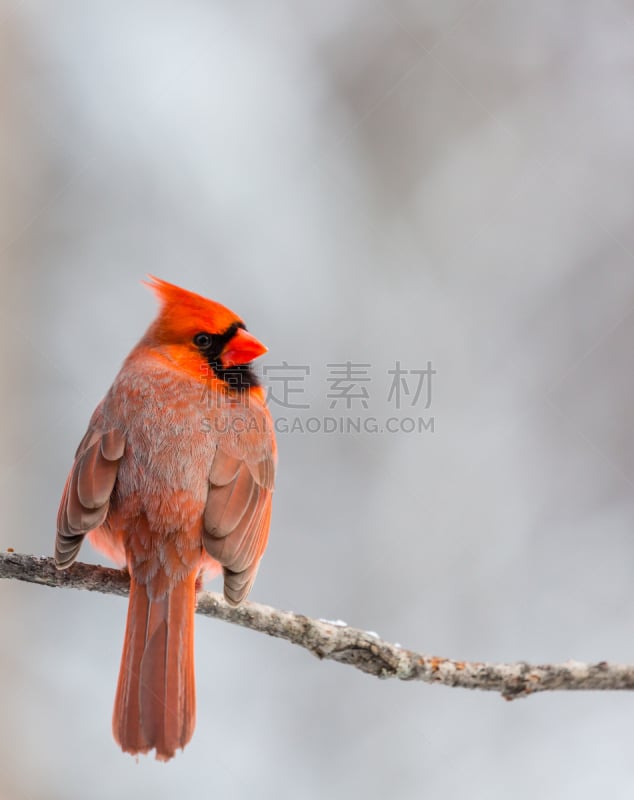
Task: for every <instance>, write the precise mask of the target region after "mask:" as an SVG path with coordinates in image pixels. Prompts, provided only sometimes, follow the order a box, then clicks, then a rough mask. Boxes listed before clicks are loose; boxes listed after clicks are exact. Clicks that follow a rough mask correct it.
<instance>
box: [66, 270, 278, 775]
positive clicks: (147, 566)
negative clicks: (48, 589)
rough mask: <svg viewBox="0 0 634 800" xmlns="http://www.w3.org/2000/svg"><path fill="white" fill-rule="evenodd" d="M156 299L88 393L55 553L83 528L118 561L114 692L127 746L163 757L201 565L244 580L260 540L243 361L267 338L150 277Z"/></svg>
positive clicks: (173, 725)
mask: <svg viewBox="0 0 634 800" xmlns="http://www.w3.org/2000/svg"><path fill="white" fill-rule="evenodd" d="M147 285H148V286H150V287H151V288H152V289H153V290H154V292H155V293H156V295H157V296H158V298H159V300H160V301H161V309H160V312H159V314H158V316H157V318H156V319H155V320H154V322H153V323H152V324H151V325H150V327H149V328H148V330H147V332H146V334H145V336H143V338H142V339H141V341H140V342H139V343H138V344H137V346H136V347H135V348H134V350H132V352H131V353H130V355H129V356H128V358H127V359H126V361H125V363H124V364H123V367H122V368H121V371H120V372H119V374H118V375H117V377H116V378H115V381H114V383H113V385H112V387H111V389H110V391H109V392H108V393H107V394H106V396H105V398H104V399H103V400H102V402H101V403H100V404H99V405H98V406H97V409H96V410H95V413H94V414H93V416H92V419H91V420H90V424H89V426H88V431H87V432H86V435H85V436H84V438H83V439H82V440H81V443H80V445H79V448H78V449H77V453H76V455H75V462H74V464H73V467H72V469H71V471H70V474H69V476H68V479H67V481H66V486H65V487H64V493H63V495H62V500H61V503H60V507H59V513H58V519H57V538H56V541H55V561H56V564H57V566H58V568H59V569H64V568H66V567H69V566H70V565H71V564H72V563H73V561H74V560H75V558H76V557H77V553H78V552H79V548H80V547H81V543H82V541H83V539H84V536H86V534H88V538H89V539H90V541H91V542H92V544H93V545H94V546H95V547H97V548H98V549H99V550H101V551H102V552H104V553H105V554H106V555H108V556H109V557H110V558H112V559H114V560H115V561H117V562H119V563H121V564H122V565H123V564H125V565H127V568H128V571H129V573H130V601H129V605H128V619H127V624H126V631H125V640H124V644H123V656H122V659H121V669H120V672H119V683H118V686H117V693H116V699H115V705H114V715H113V732H114V737H115V739H116V740H117V742H118V743H119V744H120V746H121V748H122V749H123V750H124V752H126V753H132V754H137V753H147V752H148V751H150V750H152V749H156V757H157V758H158V759H160V760H167V759H169V758H171V757H172V756H173V755H174V753H175V751H176V749H177V748H178V747H181V748H182V747H184V746H185V745H186V744H187V742H188V741H189V740H190V739H191V736H192V733H193V731H194V723H195V714H196V710H195V707H196V702H195V686H194V610H195V606H196V590H197V587H199V585H200V581H199V576H200V575H201V573H202V572H205V573H207V574H209V573H217V572H219V571H220V570H222V572H223V575H224V594H225V598H226V599H227V601H228V602H229V603H231V605H238V604H239V603H241V602H242V601H243V600H244V599H245V598H246V596H247V595H248V593H249V590H250V589H251V586H252V584H253V581H254V579H255V575H256V572H257V570H258V565H259V563H260V559H261V557H262V554H263V552H264V549H265V547H266V543H267V539H268V534H269V523H270V518H271V496H272V492H273V481H274V476H275V465H276V445H275V437H274V434H273V426H272V422H271V417H270V415H269V412H268V410H267V408H266V405H265V398H264V391H263V389H262V387H261V386H260V385H259V382H258V380H257V378H256V376H255V374H254V372H253V370H252V368H251V363H250V362H251V361H252V360H253V359H254V358H257V356H260V355H262V353H265V352H266V347H264V345H262V344H260V342H259V341H258V340H257V339H256V338H255V337H254V336H252V335H251V334H250V333H248V332H247V330H246V328H245V325H244V323H243V322H242V320H241V319H240V317H238V316H236V315H235V314H234V313H233V312H232V311H229V309H227V308H225V307H224V306H221V305H220V304H219V303H214V302H213V301H211V300H206V299H205V298H204V297H200V296H199V295H197V294H193V293H192V292H188V291H185V290H184V289H180V288H179V287H178V286H173V285H172V284H170V283H166V282H165V281H162V280H159V279H158V278H153V277H151V283H147Z"/></svg>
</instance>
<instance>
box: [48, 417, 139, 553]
mask: <svg viewBox="0 0 634 800" xmlns="http://www.w3.org/2000/svg"><path fill="white" fill-rule="evenodd" d="M124 450H125V435H124V434H123V433H122V432H121V431H119V430H117V429H115V428H113V429H111V430H109V431H105V432H101V431H97V430H95V429H94V427H93V426H91V427H90V428H89V429H88V432H87V433H86V435H85V436H84V438H83V439H82V441H81V443H80V445H79V447H78V448H77V453H76V455H75V462H74V464H73V466H72V468H71V471H70V474H69V476H68V479H67V481H66V485H65V487H64V492H63V494H62V500H61V502H60V506H59V511H58V513H57V537H56V539H55V563H56V565H57V566H58V567H59V568H60V569H64V568H65V567H69V566H70V565H71V564H72V563H73V561H74V560H75V559H76V558H77V553H78V552H79V548H80V547H81V544H82V542H83V540H84V536H85V535H86V534H87V533H88V532H89V531H91V530H93V529H94V528H98V527H99V526H100V525H102V524H103V523H104V521H105V519H106V516H107V515H108V510H109V508H110V497H111V495H112V492H113V490H114V486H115V483H116V480H117V472H118V470H119V463H120V461H121V458H122V457H123V453H124Z"/></svg>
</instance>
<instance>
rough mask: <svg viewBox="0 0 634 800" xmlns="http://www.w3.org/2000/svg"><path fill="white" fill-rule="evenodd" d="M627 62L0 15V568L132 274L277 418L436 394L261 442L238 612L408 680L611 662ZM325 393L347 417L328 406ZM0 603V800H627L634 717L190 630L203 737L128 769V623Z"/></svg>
mask: <svg viewBox="0 0 634 800" xmlns="http://www.w3.org/2000/svg"><path fill="white" fill-rule="evenodd" d="M633 34H634V6H633V5H632V3H631V2H628V0H613V2H606V3H593V2H589V0H579V1H578V2H575V3H572V2H563V1H562V0H555V2H553V0H535V2H532V3H526V2H520V0H506V1H505V2H502V0H480V1H479V2H473V1H472V0H471V1H470V0H452V1H451V2H446V0H445V1H443V0H394V2H389V3H388V2H373V1H370V2H360V0H344V2H341V3H331V4H319V3H314V2H312V3H311V2H305V1H304V0H299V2H288V0H287V1H286V2H285V1H284V0H273V1H272V2H268V3H266V4H264V3H254V2H251V3H249V2H238V3H235V2H233V3H230V2H218V3H213V4H212V3H204V2H195V1H194V0H185V2H178V3H177V2H168V1H167V0H166V2H158V3H157V2H149V0H147V2H143V0H134V2H126V3H124V2H121V1H120V0H116V1H115V2H110V3H89V4H86V3H81V2H79V0H66V2H59V1H58V0H51V1H50V2H47V3H45V4H43V3H37V2H35V0H2V1H1V3H0V253H1V264H2V278H1V281H2V282H1V285H0V320H1V322H0V324H1V326H2V336H1V337H0V348H1V351H2V358H3V360H2V376H3V391H2V403H3V413H2V415H1V423H0V427H1V433H2V446H1V448H0V507H1V508H2V518H3V521H2V525H1V526H0V548H2V549H5V548H7V547H13V548H15V549H16V550H17V551H21V552H25V553H35V554H45V555H50V554H51V552H52V547H53V540H54V527H55V515H56V512H57V505H58V501H59V497H60V494H61V490H62V486H63V484H64V480H65V477H66V474H67V471H68V468H69V466H70V463H71V460H72V456H73V453H74V450H75V448H76V446H77V443H78V442H79V440H80V438H81V436H82V435H83V433H84V430H85V427H86V424H87V422H88V419H89V417H90V414H91V413H92V410H93V408H94V406H95V405H96V404H97V402H98V401H99V400H100V398H101V397H102V395H103V394H104V392H105V391H106V390H107V388H108V387H109V385H110V383H111V381H112V379H113V378H114V376H115V374H116V372H117V370H118V368H119V365H120V363H121V361H122V360H123V358H124V357H125V355H126V354H127V353H128V351H129V350H130V349H131V347H132V346H133V345H134V343H135V342H136V341H137V339H138V338H139V337H140V336H141V334H142V333H143V331H144V329H145V327H146V326H147V324H148V323H149V322H150V320H151V319H152V317H153V315H154V312H155V301H154V298H153V297H152V296H151V294H150V293H149V292H147V291H146V290H145V289H144V288H143V287H142V286H141V285H140V280H141V279H142V278H143V276H144V275H145V273H147V272H152V273H154V274H156V275H158V276H160V277H162V278H164V279H167V280H170V281H173V282H176V283H178V284H180V285H183V286H185V287H186V288H188V289H191V290H193V291H197V292H199V293H201V294H203V295H206V296H210V297H213V298H215V299H217V300H219V301H221V302H223V303H225V304H226V305H228V306H230V307H232V308H235V309H236V310H237V311H238V312H239V313H240V314H241V315H242V316H243V317H244V318H245V319H246V321H247V324H248V325H249V328H250V329H251V330H252V331H253V332H254V333H255V334H256V335H257V336H258V337H259V338H261V339H262V340H263V341H264V342H266V344H267V345H268V346H269V348H270V352H269V354H268V355H267V356H266V357H265V358H264V359H263V360H262V365H261V367H265V366H267V367H269V368H271V369H272V368H274V367H275V366H276V365H278V366H279V365H283V363H284V362H286V363H287V364H288V365H295V366H308V367H310V369H311V373H310V376H307V377H306V380H305V381H304V382H303V385H302V386H301V387H299V385H298V384H294V386H295V387H296V388H302V389H303V396H299V395H296V396H294V397H293V401H294V402H299V403H304V404H308V405H309V408H308V409H302V410H301V411H295V410H294V411H292V412H289V410H288V409H284V408H282V407H280V406H279V405H276V404H272V411H273V413H274V414H275V415H276V416H277V417H278V418H282V417H289V414H291V413H292V415H295V416H298V418H299V417H301V418H306V417H308V416H311V417H316V418H318V419H322V418H323V417H324V416H325V415H332V414H336V415H337V417H341V416H346V415H352V416H356V415H357V414H361V415H362V416H364V417H367V416H370V415H371V416H373V417H376V418H377V419H378V420H384V419H385V418H386V416H387V415H389V414H391V413H394V397H392V399H391V400H390V401H388V390H389V385H390V376H389V375H388V370H390V369H394V367H395V362H396V361H400V363H401V366H402V368H406V369H408V370H413V369H421V368H424V367H425V366H426V364H427V362H428V361H431V363H432V364H433V368H434V369H435V370H436V374H435V375H434V382H433V389H432V395H431V405H430V407H429V408H427V409H425V408H424V405H425V403H424V400H425V397H424V396H422V397H421V398H420V399H419V400H418V402H417V404H416V405H415V406H414V407H410V403H411V399H412V397H411V395H410V396H409V397H408V398H405V402H404V404H403V407H402V408H401V409H400V411H399V412H398V415H399V418H401V417H412V418H418V417H421V416H422V417H424V418H425V419H426V420H428V419H429V418H430V417H433V420H434V430H433V432H432V431H431V430H429V429H427V430H423V431H421V432H411V433H407V432H402V431H401V432H397V433H388V432H383V433H381V432H380V431H379V432H378V433H374V432H371V431H368V432H363V431H362V432H360V433H355V432H351V433H335V434H327V433H324V432H320V433H300V432H295V433H290V432H289V433H284V432H281V433H280V434H279V437H278V439H279V449H280V466H279V478H278V482H277V493H276V499H275V505H274V516H273V527H272V535H271V543H270V547H269V549H268V551H267V554H266V556H265V559H264V561H263V564H262V568H261V570H260V575H259V578H258V581H257V583H256V586H255V589H254V591H253V593H252V599H254V600H257V601H260V602H264V603H269V604H271V605H275V606H279V607H281V608H285V609H292V610H295V611H298V612H302V613H305V614H309V615H312V616H316V617H325V618H330V619H333V618H334V619H336V618H340V619H343V620H345V621H346V622H348V623H349V624H351V625H354V626H358V627H361V628H365V629H370V630H374V631H377V632H378V633H379V634H380V635H381V636H383V637H384V638H386V639H387V640H389V641H396V642H400V643H402V644H403V645H404V646H407V647H410V648H413V649H418V650H420V651H423V652H425V653H429V654H436V655H443V656H450V657H456V658H461V659H481V660H490V661H495V660H504V661H506V660H509V661H515V660H522V659H526V660H529V661H533V662H544V661H559V660H566V659H569V658H575V659H578V660H588V661H594V660H601V659H606V660H611V661H617V662H618V661H621V662H633V661H634V536H633V534H632V522H633V519H634V492H633V488H634V458H633V453H634V450H633V444H634V430H633V425H632V410H631V409H632V404H633V402H634V379H633V377H632V369H631V364H632V356H631V342H632V340H633V337H634V264H633V258H632V254H633V252H634V228H633V226H632V215H633V211H632V202H631V198H632V185H633V183H634V157H633V149H632V142H634V103H632V96H633V90H634V86H633V82H634V71H633V67H634V36H633ZM348 360H350V361H351V362H354V363H365V364H369V365H370V367H368V368H367V371H368V373H367V374H368V377H370V378H371V380H370V381H369V382H366V383H365V386H366V388H367V394H368V398H367V402H368V408H367V409H364V408H362V407H361V406H362V404H361V403H360V401H358V400H355V401H354V402H353V403H352V404H351V408H350V409H346V408H345V405H346V404H345V403H336V408H334V409H331V408H330V406H331V403H332V399H330V398H329V397H328V392H329V387H330V384H329V383H328V382H327V381H328V370H329V368H328V366H327V365H328V364H332V363H342V362H346V361H348ZM409 377H411V375H410V376H409ZM276 393H277V394H278V395H279V394H280V385H279V384H277V386H276ZM81 557H82V558H83V559H84V560H93V561H99V560H100V558H99V556H98V555H96V554H95V553H94V552H91V551H90V547H89V546H85V547H84V550H83V551H82V555H81ZM214 588H217V587H214ZM0 603H1V609H2V623H1V631H2V634H1V636H0V679H1V682H2V687H3V688H2V699H1V707H2V711H1V714H0V796H1V797H2V798H3V800H36V799H37V800H39V798H46V800H49V799H50V800H57V798H60V800H61V799H62V798H64V800H75V799H77V800H80V799H81V800H84V798H90V799H91V800H93V799H94V800H101V799H102V798H103V799H104V800H105V799H106V798H108V800H110V798H113V797H135V798H139V800H141V798H153V800H159V799H160V800H162V799H163V798H173V797H231V798H235V800H238V798H247V797H249V798H251V797H258V798H279V797H301V798H307V800H311V799H312V798H322V797H326V796H327V797H333V798H344V797H346V798H348V797H364V798H383V797H386V796H391V797H398V798H406V799H409V798H420V797H423V796H425V795H432V794H434V795H435V794H442V796H444V797H447V798H459V797H464V796H465V795H466V794H467V793H468V794H469V796H471V797H478V798H487V800H489V799H490V800H494V799H497V798H505V799H506V798H509V797H512V798H533V797H535V796H538V797H548V798H551V797H552V798H575V799H580V798H596V796H597V794H598V793H601V794H602V795H609V796H610V797H613V798H631V797H632V795H633V792H634V696H632V694H627V693H622V694H617V693H612V694H609V693H604V694H601V693H593V694H591V693H588V694H568V695H567V694H565V693H560V694H553V695H541V696H537V697H533V698H531V699H529V700H523V701H518V702H515V703H505V702H503V701H502V700H501V699H500V698H499V697H497V696H495V695H490V694H484V693H475V692H467V691H462V690H457V689H446V688H442V687H434V686H426V685H422V684H403V683H401V684H399V683H397V682H394V681H391V682H390V681H385V682H380V681H378V680H376V679H374V678H371V677H369V676H366V675H363V674H361V673H359V672H356V671H354V670H352V669H350V668H347V667H344V666H340V665H337V664H332V663H319V662H318V661H317V660H316V659H314V658H312V657H311V656H310V655H309V654H307V653H306V652H304V651H302V650H300V649H298V648H294V647H292V646H291V645H289V644H286V643H284V642H280V641H276V640H272V639H269V638H267V637H266V636H261V635H257V634H255V633H252V632H248V631H244V630H241V629H238V628H234V627H232V626H229V625H226V624H223V623H220V622H216V621H213V620H209V619H202V618H201V619H198V620H197V637H196V646H197V652H196V658H197V677H198V723H197V730H196V733H195V736H194V739H193V741H192V743H191V744H190V745H189V747H188V748H187V749H186V750H185V752H184V753H183V754H179V755H178V757H177V758H176V759H175V760H174V761H173V762H171V763H169V764H168V765H165V764H159V763H157V762H155V761H154V760H153V759H152V758H142V759H140V760H139V762H138V763H135V760H134V759H132V758H130V757H128V756H124V755H122V754H121V753H120V752H119V751H118V749H117V747H116V746H115V744H114V743H113V741H112V738H111V734H110V718H111V711H112V702H113V697H114V690H115V684H116V678H117V672H118V667H119V658H120V653H121V643H122V637H123V629H124V623H125V611H126V605H125V602H124V601H123V600H122V599H121V598H115V597H110V596H103V595H96V594H95V595H92V594H88V593H79V592H75V591H60V590H52V589H47V588H41V587H36V586H31V585H26V584H24V585H21V584H18V583H17V582H11V583H9V582H3V583H2V584H1V585H0Z"/></svg>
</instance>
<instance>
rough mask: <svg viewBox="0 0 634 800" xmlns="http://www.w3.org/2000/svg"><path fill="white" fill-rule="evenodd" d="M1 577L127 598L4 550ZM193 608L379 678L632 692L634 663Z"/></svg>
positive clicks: (256, 607)
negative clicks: (386, 636) (508, 656)
mask: <svg viewBox="0 0 634 800" xmlns="http://www.w3.org/2000/svg"><path fill="white" fill-rule="evenodd" d="M0 578H13V579H16V580H21V581H28V582H29V583H39V584H41V585H43V586H56V587H65V588H74V589H88V590H89V591H94V592H104V593H107V594H118V595H127V594H128V590H129V585H130V580H129V577H128V575H127V573H125V572H123V571H121V570H116V569H108V568H106V567H96V566H92V565H90V564H74V565H73V566H72V567H71V568H70V569H68V570H65V571H62V572H60V571H58V570H57V569H56V568H55V564H54V563H53V559H51V558H36V557H35V556H28V555H20V554H18V553H10V552H8V553H0ZM197 612H198V613H199V614H204V615H205V616H208V617H216V618H217V619H222V620H224V621H225V622H231V623H233V624H234V625H241V626H242V627H244V628H250V629H251V630H254V631H260V632H261V633H268V634H269V636H275V637H277V638H278V639H286V640H287V641H289V642H292V643H293V644H297V645H299V646H300V647H304V648H305V649H306V650H309V651H310V652H311V653H313V655H316V656H317V657H318V658H327V659H331V660H333V661H338V662H340V663H342V664H349V665H350V666H353V667H356V668H357V669H360V670H362V671H363V672H367V673H369V674H370V675H375V676H377V677H378V678H398V679H399V680H404V681H407V680H419V681H425V682H426V683H440V684H444V685H445V686H461V687H463V688H465V689H484V690H486V691H493V692H500V693H501V694H502V696H503V697H505V698H506V699H507V700H513V699H514V698H516V697H525V696H527V695H529V694H534V693H535V692H544V691H553V690H557V689H559V690H588V689H602V690H615V689H634V666H629V665H621V664H608V663H607V662H605V661H601V662H599V663H598V664H581V663H578V662H576V661H568V662H566V663H565V664H541V665H538V666H537V665H531V664H526V663H524V662H519V663H516V664H487V663H483V662H469V661H455V660H452V659H449V658H437V657H436V656H428V655H422V654H421V653H415V652H414V651H412V650H406V649H404V648H402V647H400V646H398V645H395V644H389V643H388V642H384V641H383V640H382V639H379V638H378V636H376V635H375V634H372V633H368V632H367V631H361V630H357V629H356V628H350V627H348V626H347V625H344V624H343V623H333V622H328V621H327V620H316V619H311V618H310V617H305V616H303V615H302V614H294V613H293V612H291V611H280V610H278V609H276V608H271V607H270V606H264V605H260V604H259V603H243V604H242V605H241V606H239V607H238V608H232V607H231V606H229V605H228V604H227V603H226V602H225V600H224V599H223V597H222V596H221V595H219V594H216V593H214V592H200V593H199V596H198V607H197Z"/></svg>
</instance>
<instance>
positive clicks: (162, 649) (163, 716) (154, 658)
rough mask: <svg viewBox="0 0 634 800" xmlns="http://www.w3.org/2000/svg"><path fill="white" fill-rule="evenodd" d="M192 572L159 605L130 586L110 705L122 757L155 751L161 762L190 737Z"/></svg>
mask: <svg viewBox="0 0 634 800" xmlns="http://www.w3.org/2000/svg"><path fill="white" fill-rule="evenodd" d="M195 605H196V571H193V572H192V573H191V574H190V575H189V576H188V577H186V578H185V579H184V580H183V581H181V582H180V583H178V584H176V585H175V586H174V587H173V588H172V590H171V591H170V592H169V593H168V594H166V595H164V596H163V597H161V598H160V599H158V600H153V599H150V597H149V596H148V592H147V587H146V586H145V585H144V584H140V583H137V581H135V580H134V578H132V579H131V581H130V603H129V606H128V621H127V624H126V632H125V641H124V645H123V655H122V658H121V670H120V672H119V683H118V685H117V694H116V699H115V705H114V714H113V720H112V728H113V733H114V738H115V739H116V740H117V742H118V743H119V745H120V746H121V749H122V750H123V751H124V752H126V753H132V754H134V755H136V754H137V753H147V752H148V751H149V750H152V749H153V748H155V749H156V757H157V758H158V759H160V760H161V761H167V760H168V759H170V758H172V756H173V755H174V753H175V752H176V749H177V748H179V747H181V748H182V747H185V745H186V744H187V742H188V741H189V740H190V739H191V737H192V734H193V732H194V724H195V719H196V692H195V684H194V611H195Z"/></svg>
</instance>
